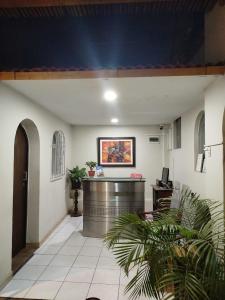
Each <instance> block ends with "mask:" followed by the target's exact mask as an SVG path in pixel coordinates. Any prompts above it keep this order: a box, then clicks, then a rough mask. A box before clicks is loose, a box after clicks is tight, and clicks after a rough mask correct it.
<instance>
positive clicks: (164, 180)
mask: <svg viewBox="0 0 225 300" xmlns="http://www.w3.org/2000/svg"><path fill="white" fill-rule="evenodd" d="M168 180H169V168H163V170H162V180H161V182H162V185H167V184H168Z"/></svg>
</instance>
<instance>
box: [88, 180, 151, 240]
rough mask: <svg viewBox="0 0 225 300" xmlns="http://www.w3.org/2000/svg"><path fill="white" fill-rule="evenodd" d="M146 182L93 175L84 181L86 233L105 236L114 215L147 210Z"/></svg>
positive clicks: (92, 235)
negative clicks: (145, 206)
mask: <svg viewBox="0 0 225 300" xmlns="http://www.w3.org/2000/svg"><path fill="white" fill-rule="evenodd" d="M144 194H145V181H144V180H140V179H137V180H136V179H130V178H100V179H98V178H96V179H95V178H93V179H85V180H84V181H83V217H84V219H83V235H84V236H89V237H102V236H103V235H104V234H106V233H107V231H108V230H109V229H110V228H111V227H112V222H113V220H114V219H115V217H117V216H119V215H121V214H124V213H128V212H137V213H139V212H143V211H144Z"/></svg>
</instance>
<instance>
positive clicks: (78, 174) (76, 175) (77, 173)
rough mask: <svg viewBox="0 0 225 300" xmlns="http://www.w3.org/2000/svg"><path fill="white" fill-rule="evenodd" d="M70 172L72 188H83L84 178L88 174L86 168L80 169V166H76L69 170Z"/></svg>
mask: <svg viewBox="0 0 225 300" xmlns="http://www.w3.org/2000/svg"><path fill="white" fill-rule="evenodd" d="M68 172H69V177H70V180H71V184H72V189H73V190H76V189H78V190H79V189H80V188H81V182H82V179H83V178H84V177H85V176H87V173H86V168H81V169H80V168H79V167H78V166H76V167H75V168H73V169H71V170H68Z"/></svg>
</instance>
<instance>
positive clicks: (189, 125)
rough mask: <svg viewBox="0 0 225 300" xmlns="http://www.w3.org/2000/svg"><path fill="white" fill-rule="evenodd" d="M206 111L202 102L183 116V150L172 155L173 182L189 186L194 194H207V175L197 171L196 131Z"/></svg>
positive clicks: (174, 151)
mask: <svg viewBox="0 0 225 300" xmlns="http://www.w3.org/2000/svg"><path fill="white" fill-rule="evenodd" d="M202 110H204V101H203V100H202V101H201V102H200V103H199V104H198V105H197V106H196V107H194V108H193V109H191V110H190V111H188V112H186V113H184V114H182V115H181V148H180V149H174V150H172V151H171V153H170V154H171V155H170V169H171V173H172V174H173V178H172V179H173V181H179V182H181V183H182V184H186V185H189V186H190V187H191V188H192V190H193V191H194V192H197V193H200V194H201V195H203V196H204V194H205V174H204V173H199V172H196V171H195V156H194V131H195V121H196V119H197V116H198V114H199V113H200V112H201V111H202Z"/></svg>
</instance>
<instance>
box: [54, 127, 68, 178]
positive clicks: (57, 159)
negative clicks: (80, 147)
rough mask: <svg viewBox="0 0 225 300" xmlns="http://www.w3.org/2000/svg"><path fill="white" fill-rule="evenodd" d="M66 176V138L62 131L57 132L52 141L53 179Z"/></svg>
mask: <svg viewBox="0 0 225 300" xmlns="http://www.w3.org/2000/svg"><path fill="white" fill-rule="evenodd" d="M64 174H65V138H64V134H63V132H62V131H55V132H54V134H53V139H52V179H57V178H60V177H62V176H63V175H64Z"/></svg>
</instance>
